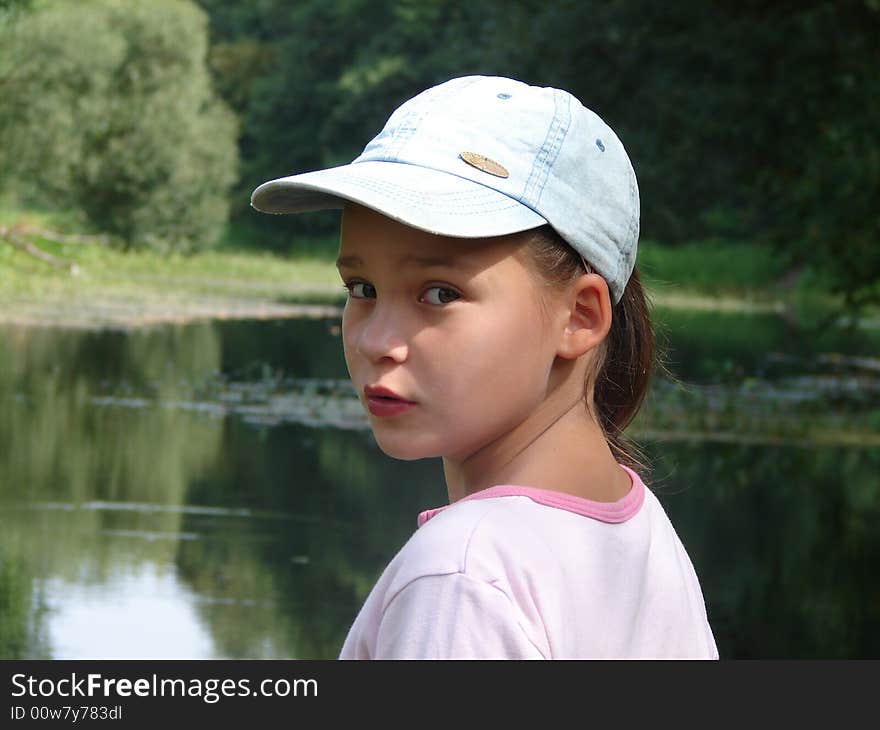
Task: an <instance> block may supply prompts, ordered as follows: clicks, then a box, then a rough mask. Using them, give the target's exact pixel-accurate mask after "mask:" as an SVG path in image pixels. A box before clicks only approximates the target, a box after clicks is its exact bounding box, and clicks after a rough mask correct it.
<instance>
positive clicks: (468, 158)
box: [458, 152, 510, 177]
mask: <svg viewBox="0 0 880 730" xmlns="http://www.w3.org/2000/svg"><path fill="white" fill-rule="evenodd" d="M458 156H459V157H461V159H463V160H464V161H465V162H467V163H468V164H469V165H470V166H471V167H476V168H477V169H478V170H482V171H483V172H488V173H489V174H490V175H494V176H495V177H509V176H510V173H509V172H507V170H506V169H504V167H503V166H502V165H499V164H498V163H497V162H495V160H490V159H489V158H488V157H486V156H485V155H478V154H477V153H476V152H459V154H458Z"/></svg>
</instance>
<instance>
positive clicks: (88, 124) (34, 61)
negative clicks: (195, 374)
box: [0, 0, 237, 250]
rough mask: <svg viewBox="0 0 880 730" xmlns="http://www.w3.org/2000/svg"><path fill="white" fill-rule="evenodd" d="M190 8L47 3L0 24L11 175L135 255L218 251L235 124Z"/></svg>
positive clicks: (97, 1)
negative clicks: (215, 86) (146, 249)
mask: <svg viewBox="0 0 880 730" xmlns="http://www.w3.org/2000/svg"><path fill="white" fill-rule="evenodd" d="M206 56H207V18H206V16H205V14H204V12H203V11H202V10H201V9H200V8H198V7H197V6H195V5H194V4H192V3H190V2H188V0H150V1H149V2H147V1H146V0H134V1H123V0H86V1H85V2H80V3H75V4H73V3H64V2H57V0H54V1H45V2H41V3H36V4H35V5H34V7H33V9H32V11H31V12H29V13H25V14H21V15H20V16H18V17H17V18H12V19H7V20H6V21H0V95H2V96H0V98H2V105H0V135H2V139H3V140H4V143H3V145H2V148H0V171H2V173H0V174H2V180H0V182H2V183H3V184H4V185H5V187H7V188H11V189H12V190H14V191H16V192H17V193H18V194H19V195H20V196H21V197H23V198H24V199H25V200H30V201H41V202H46V203H50V204H53V205H56V206H59V205H64V206H67V207H72V208H73V209H75V210H79V211H81V212H82V213H83V215H84V216H85V218H86V219H87V220H88V221H89V222H90V223H91V224H92V225H93V226H94V227H95V228H97V229H100V230H103V231H106V232H108V233H111V234H114V235H115V236H116V237H117V238H118V239H119V240H120V241H122V242H123V243H124V245H126V246H127V247H138V246H151V247H156V248H165V249H170V248H174V249H184V250H185V249H193V248H200V247H204V246H208V245H210V244H211V243H213V242H214V240H216V238H217V235H218V234H219V232H220V230H221V229H222V227H223V225H224V224H225V222H226V217H227V214H228V198H227V195H228V191H229V188H230V186H231V185H232V183H233V182H234V180H235V176H236V171H237V149H236V135H237V123H236V120H235V117H234V115H233V113H232V112H231V111H230V110H229V109H228V107H227V106H226V105H225V104H224V103H223V102H222V101H221V100H220V99H219V97H217V95H216V94H215V93H214V92H213V90H212V86H211V83H210V77H209V74H208V71H207V65H206Z"/></svg>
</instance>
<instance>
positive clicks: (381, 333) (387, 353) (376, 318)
mask: <svg viewBox="0 0 880 730" xmlns="http://www.w3.org/2000/svg"><path fill="white" fill-rule="evenodd" d="M407 348H408V345H407V338H406V334H405V330H404V324H403V323H402V322H401V318H400V317H399V316H396V315H394V314H393V313H392V312H391V311H390V310H389V309H388V308H387V307H386V308H381V309H380V308H379V307H378V306H377V307H375V308H374V310H373V312H372V313H371V314H370V316H369V317H368V318H367V319H366V320H365V321H364V323H363V327H362V328H361V331H360V333H359V335H358V338H357V351H358V352H360V353H361V354H362V355H363V356H364V357H366V358H368V359H369V360H370V361H373V362H378V361H379V360H381V359H382V358H384V357H390V358H391V359H392V360H394V361H395V362H402V361H403V360H405V359H406V355H407Z"/></svg>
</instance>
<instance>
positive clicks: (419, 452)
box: [373, 430, 440, 461]
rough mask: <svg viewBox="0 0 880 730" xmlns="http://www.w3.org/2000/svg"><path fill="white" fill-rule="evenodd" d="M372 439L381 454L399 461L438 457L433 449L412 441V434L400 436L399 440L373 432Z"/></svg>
mask: <svg viewBox="0 0 880 730" xmlns="http://www.w3.org/2000/svg"><path fill="white" fill-rule="evenodd" d="M373 438H375V440H376V444H377V445H378V447H379V449H380V450H381V451H382V453H383V454H385V455H386V456H390V457H391V458H392V459H399V460H400V461H415V460H416V459H430V458H433V457H435V456H440V454H439V453H437V451H436V450H435V449H430V448H428V447H427V445H426V444H422V445H420V444H417V443H414V442H413V440H412V434H402V437H400V438H388V437H383V436H382V435H381V434H377V433H376V432H375V430H374V431H373Z"/></svg>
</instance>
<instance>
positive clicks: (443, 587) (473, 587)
mask: <svg viewBox="0 0 880 730" xmlns="http://www.w3.org/2000/svg"><path fill="white" fill-rule="evenodd" d="M373 658H374V659H543V658H544V657H543V655H542V654H541V652H540V651H539V650H538V648H537V647H536V646H535V644H534V642H532V641H531V640H530V639H529V637H528V635H527V633H526V631H525V630H524V628H523V627H522V625H521V624H520V622H519V620H518V611H517V610H516V607H515V606H514V604H513V603H512V602H511V600H510V598H508V596H507V594H505V593H504V592H503V591H502V590H500V589H499V588H496V587H495V586H493V585H492V584H490V583H486V582H484V581H480V580H477V579H475V578H472V577H470V576H468V575H466V574H464V573H450V574H447V575H428V576H422V577H420V578H416V579H415V580H413V581H411V582H410V583H408V584H407V585H406V586H405V587H404V588H403V589H402V590H401V591H400V592H399V593H398V594H397V595H396V596H395V597H394V598H393V599H392V600H391V602H390V603H389V604H388V606H387V607H386V608H385V611H384V612H383V614H382V619H381V622H380V625H379V631H378V636H377V640H376V655H375V656H374V657H373Z"/></svg>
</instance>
